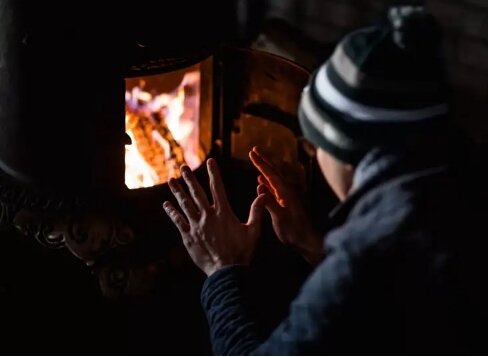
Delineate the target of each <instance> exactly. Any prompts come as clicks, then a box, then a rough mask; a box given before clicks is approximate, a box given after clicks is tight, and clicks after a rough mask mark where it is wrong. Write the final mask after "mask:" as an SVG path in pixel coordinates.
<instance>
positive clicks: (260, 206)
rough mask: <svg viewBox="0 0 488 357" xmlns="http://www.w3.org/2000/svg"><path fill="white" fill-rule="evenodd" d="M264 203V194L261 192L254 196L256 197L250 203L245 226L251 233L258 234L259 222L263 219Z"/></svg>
mask: <svg viewBox="0 0 488 357" xmlns="http://www.w3.org/2000/svg"><path fill="white" fill-rule="evenodd" d="M265 204H266V195H264V194H262V195H259V196H258V197H256V199H255V200H254V202H253V203H252V205H251V210H250V212H249V219H248V221H247V226H248V227H249V229H250V230H251V232H252V234H253V235H255V234H256V235H257V234H259V231H260V230H261V222H262V220H263V213H264V205H265Z"/></svg>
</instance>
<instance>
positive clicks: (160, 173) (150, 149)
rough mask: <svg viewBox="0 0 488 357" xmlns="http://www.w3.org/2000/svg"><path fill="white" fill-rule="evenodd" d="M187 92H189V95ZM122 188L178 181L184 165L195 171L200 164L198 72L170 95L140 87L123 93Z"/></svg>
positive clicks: (186, 78)
mask: <svg viewBox="0 0 488 357" xmlns="http://www.w3.org/2000/svg"><path fill="white" fill-rule="evenodd" d="M187 88H191V91H190V95H188V94H187ZM125 101H126V117H125V122H126V133H127V135H129V137H130V139H131V142H132V143H131V145H126V147H125V148H126V149H125V184H126V186H127V187H128V188H130V189H135V188H142V187H151V186H154V185H158V184H162V183H165V182H167V181H168V180H169V179H170V178H171V177H179V175H180V172H179V168H180V166H181V165H182V164H183V163H186V164H187V165H188V166H189V167H190V168H191V169H196V168H197V167H198V166H200V164H201V163H202V161H203V157H202V150H201V148H200V144H199V126H198V121H199V108H200V72H199V71H192V72H188V73H186V74H185V76H184V77H183V80H182V82H181V83H180V85H179V86H178V87H177V88H176V89H175V90H174V91H173V92H171V93H151V92H149V91H146V90H144V81H141V86H136V87H134V88H133V89H132V90H131V91H126V94H125Z"/></svg>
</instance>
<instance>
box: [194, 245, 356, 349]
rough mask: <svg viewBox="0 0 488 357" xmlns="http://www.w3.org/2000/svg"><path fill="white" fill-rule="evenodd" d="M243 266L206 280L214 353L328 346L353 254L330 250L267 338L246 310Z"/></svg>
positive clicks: (204, 295)
mask: <svg viewBox="0 0 488 357" xmlns="http://www.w3.org/2000/svg"><path fill="white" fill-rule="evenodd" d="M244 270H245V268H244V267H238V266H234V267H227V268H225V269H223V270H220V271H218V272H217V273H215V274H214V275H212V276H211V277H210V278H209V279H207V281H206V282H205V284H204V287H203V291H202V305H203V308H204V310H205V312H206V315H207V319H208V322H209V325H210V334H211V340H212V346H213V349H214V353H215V354H217V355H250V354H256V355H304V354H324V353H327V352H330V351H332V350H333V349H332V348H329V347H332V345H331V344H329V342H330V343H332V340H333V337H332V336H333V335H334V334H335V333H336V332H337V331H334V329H335V328H336V326H337V325H338V324H337V322H338V319H340V318H341V315H342V313H341V310H343V309H344V308H345V307H346V305H347V304H348V300H349V299H348V297H349V296H350V295H351V290H352V267H351V259H350V257H349V255H348V254H347V253H346V251H344V250H341V249H338V250H335V251H334V252H331V254H329V255H328V256H327V258H326V259H325V260H324V261H323V262H322V263H321V264H320V265H319V266H318V267H317V269H316V270H315V271H314V272H313V273H312V275H311V276H310V277H309V278H308V280H307V282H306V283H305V284H304V286H303V287H302V289H301V292H300V293H299V295H298V297H297V298H296V299H295V301H294V302H293V303H292V305H291V308H290V312H289V316H288V317H287V318H286V319H285V320H284V321H283V322H282V323H281V324H280V325H279V326H278V327H277V328H276V330H275V331H274V332H272V334H271V335H270V336H269V337H268V339H267V340H265V341H263V340H260V338H259V334H258V326H257V323H256V321H255V320H254V319H253V318H252V316H251V315H250V314H249V312H248V311H246V309H247V307H246V303H247V302H246V297H245V293H244V291H243V287H242V279H243V276H244V274H245V271H244Z"/></svg>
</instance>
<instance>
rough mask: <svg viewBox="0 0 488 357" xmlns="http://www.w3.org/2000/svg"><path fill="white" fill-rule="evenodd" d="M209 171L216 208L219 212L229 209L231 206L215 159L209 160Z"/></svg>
mask: <svg viewBox="0 0 488 357" xmlns="http://www.w3.org/2000/svg"><path fill="white" fill-rule="evenodd" d="M207 170H208V177H209V180H210V191H212V197H213V201H214V205H215V208H216V209H217V211H221V210H224V209H228V208H229V207H230V204H229V201H228V199H227V194H226V193H225V187H224V182H223V181H222V176H221V175H220V170H219V167H218V165H217V162H216V161H215V160H214V159H208V160H207Z"/></svg>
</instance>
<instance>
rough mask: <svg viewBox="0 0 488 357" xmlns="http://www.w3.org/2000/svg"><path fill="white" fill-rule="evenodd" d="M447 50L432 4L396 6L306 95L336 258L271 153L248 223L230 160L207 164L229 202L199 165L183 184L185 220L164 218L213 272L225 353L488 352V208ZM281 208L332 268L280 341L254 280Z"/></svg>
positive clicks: (289, 225)
mask: <svg viewBox="0 0 488 357" xmlns="http://www.w3.org/2000/svg"><path fill="white" fill-rule="evenodd" d="M440 43H441V41H440V31H439V30H438V29H437V26H436V23H435V20H434V19H433V17H432V16H431V15H430V14H428V13H427V12H426V11H425V10H424V8H422V7H413V6H397V7H392V8H390V10H389V11H388V21H385V22H384V23H381V24H379V25H375V26H371V27H367V28H362V29H360V30H357V31H355V32H352V33H350V34H349V35H347V36H346V37H345V38H344V39H343V40H342V41H341V42H340V43H339V45H338V46H337V48H336V50H335V52H334V53H333V55H332V57H331V58H330V59H329V60H328V61H327V62H326V63H325V64H323V65H322V66H321V67H320V68H319V69H318V70H317V71H316V72H315V74H314V75H313V76H312V78H311V81H310V83H309V85H308V86H307V87H306V88H305V89H304V91H303V94H302V99H301V102H300V107H299V120H300V124H301V127H302V130H303V132H304V134H305V137H306V138H307V139H308V140H309V141H311V142H312V143H313V144H314V145H315V146H316V147H317V160H318V164H319V166H320V168H321V171H322V173H323V175H324V176H325V178H326V180H327V182H328V183H329V185H330V187H331V188H332V189H333V191H334V192H335V193H336V194H337V196H338V197H339V199H340V200H341V201H342V202H341V204H340V206H339V207H338V208H337V209H336V210H335V211H334V212H332V214H331V216H330V217H329V226H330V229H329V230H328V232H327V235H326V237H325V241H324V242H325V243H324V249H322V243H320V242H319V243H317V238H316V234H315V233H314V232H313V231H312V230H311V229H310V228H309V227H310V224H309V223H308V222H307V218H306V217H307V215H306V214H305V211H304V210H303V208H301V206H300V203H299V200H298V198H297V197H296V195H295V194H294V192H293V190H291V189H290V188H289V187H288V186H287V185H286V183H285V181H284V179H283V177H282V176H280V174H279V170H278V169H277V168H276V167H275V166H274V165H272V164H271V163H270V162H269V160H268V159H267V158H266V156H265V155H263V153H262V152H261V151H260V150H259V148H254V149H253V151H252V152H251V153H250V158H251V160H252V162H253V163H254V165H255V166H256V167H257V169H258V170H259V171H260V172H261V176H260V179H259V186H258V196H257V198H256V199H255V200H254V202H253V204H252V206H251V208H250V215H249V220H248V222H247V223H245V224H243V223H241V222H240V221H239V220H238V219H237V218H236V216H235V215H234V213H233V211H232V208H231V207H230V204H229V202H228V200H227V197H226V193H225V189H224V186H223V182H222V179H221V176H220V174H219V169H218V167H217V164H216V161H215V160H213V159H210V160H208V162H207V166H208V173H209V180H210V190H211V193H212V197H213V204H211V203H210V202H209V201H208V198H207V196H206V195H205V192H204V191H203V189H202V187H201V186H200V185H199V183H198V182H197V181H196V179H195V177H194V176H193V174H192V172H191V170H190V169H189V168H188V167H183V168H182V176H183V179H184V182H185V183H186V185H187V186H188V193H186V192H185V190H183V188H182V186H181V185H180V183H179V182H177V181H176V180H171V181H170V183H169V184H170V187H171V190H172V192H173V194H174V195H175V197H176V199H177V201H178V202H179V205H180V207H181V210H178V209H177V208H176V207H175V206H174V205H173V204H172V203H170V202H165V203H164V209H165V210H166V212H167V214H168V215H169V217H170V218H171V219H172V221H173V222H174V224H175V225H176V226H177V227H178V229H179V231H180V232H181V236H182V240H183V243H184V245H185V247H186V249H187V250H188V253H189V254H190V256H191V258H192V259H193V261H194V262H195V264H196V265H197V266H198V267H199V268H200V269H201V270H202V271H203V272H204V273H205V274H207V276H208V279H207V280H206V281H205V283H204V286H203V290H202V295H201V299H202V306H203V309H204V310H205V312H206V315H207V318H208V322H209V325H210V334H211V340H212V345H213V349H214V352H215V353H216V354H218V355H224V354H232V355H241V354H258V355H268V354H271V355H295V354H296V355H305V354H315V355H325V354H345V353H346V354H369V353H374V354H383V353H386V354H417V353H421V354H431V353H432V354H438V353H441V354H453V353H454V354H458V353H459V354H471V353H478V352H479V351H480V350H482V351H486V350H487V347H486V346H485V344H484V342H483V341H484V338H483V337H484V336H483V335H484V329H483V325H484V324H483V323H484V322H485V321H486V313H485V311H484V309H483V307H484V305H486V294H484V293H483V290H484V289H483V282H484V281H485V271H486V268H485V266H484V265H485V264H484V263H483V261H484V258H483V254H484V252H486V250H485V243H484V240H485V239H483V237H482V236H480V233H479V232H482V231H483V209H482V206H483V202H480V199H479V196H478V194H477V192H478V191H477V187H476V185H475V180H474V179H472V177H474V176H473V175H471V174H470V172H469V168H468V166H469V165H466V162H467V161H469V159H468V158H466V157H463V155H462V152H463V150H462V145H461V143H462V140H461V139H459V138H461V135H460V134H459V132H457V131H456V130H453V129H452V128H453V126H452V125H451V123H450V122H451V121H450V120H449V111H448V105H447V104H446V103H447V99H446V97H447V94H446V93H447V90H446V84H445V79H444V73H443V62H442V56H441V55H440V46H439V44H440ZM458 139H459V140H458ZM456 145H458V146H456ZM266 210H267V211H268V212H269V213H270V215H271V218H272V223H273V227H274V230H275V232H276V235H277V236H278V238H279V239H280V240H281V241H282V242H283V243H285V244H288V245H291V246H293V247H295V248H296V250H297V251H298V252H300V253H301V254H302V255H303V257H304V258H305V259H307V260H308V261H309V262H310V263H311V264H314V265H316V267H315V270H314V271H313V272H312V274H311V275H310V276H309V277H308V279H307V281H306V282H305V283H304V285H303V286H302V288H301V290H300V292H299V294H298V296H297V297H296V298H295V300H294V301H293V302H292V304H291V306H290V310H289V315H288V316H287V317H286V318H285V319H284V320H283V321H282V322H281V324H280V325H279V326H278V327H277V328H276V329H275V330H274V331H273V332H272V333H271V334H270V335H269V336H264V335H262V334H261V333H260V332H259V326H258V320H256V318H255V316H253V311H252V308H251V307H250V306H248V301H247V296H248V294H247V291H246V289H248V288H249V286H248V285H249V284H244V283H243V282H244V281H245V279H246V272H247V269H248V266H249V264H250V262H251V257H252V253H253V250H254V247H255V245H256V242H257V240H258V238H259V234H260V225H261V219H262V216H263V212H265V211H266Z"/></svg>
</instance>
